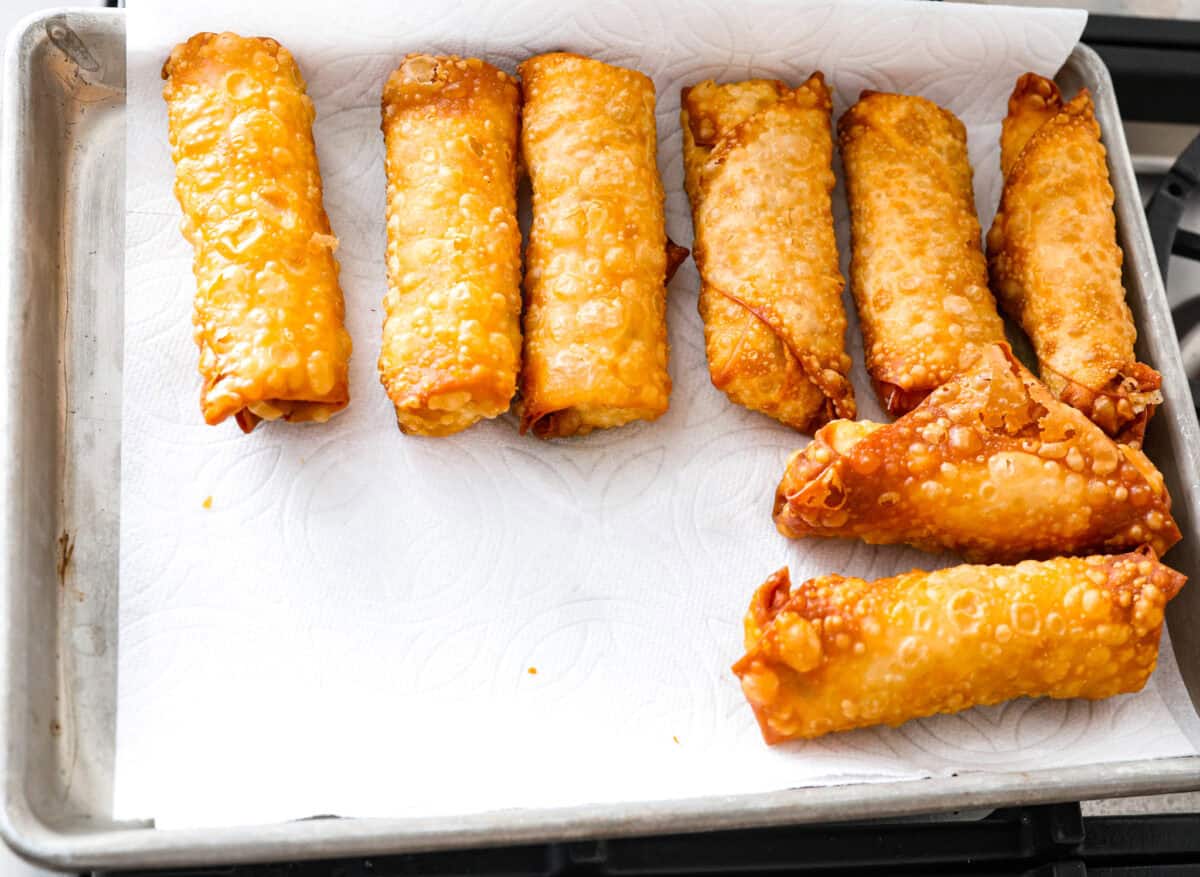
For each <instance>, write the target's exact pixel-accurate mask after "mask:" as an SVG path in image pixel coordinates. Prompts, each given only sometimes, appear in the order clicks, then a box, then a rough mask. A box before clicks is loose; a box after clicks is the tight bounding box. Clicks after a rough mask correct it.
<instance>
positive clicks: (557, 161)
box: [518, 52, 677, 438]
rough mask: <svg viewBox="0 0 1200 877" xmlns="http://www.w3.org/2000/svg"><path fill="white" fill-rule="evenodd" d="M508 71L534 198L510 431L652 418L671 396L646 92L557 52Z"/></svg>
mask: <svg viewBox="0 0 1200 877" xmlns="http://www.w3.org/2000/svg"><path fill="white" fill-rule="evenodd" d="M518 70H519V72H520V74H521V79H522V89H523V91H524V95H525V107H524V124H523V126H522V130H521V148H522V154H523V156H524V159H525V166H526V167H527V169H528V172H529V177H530V181H531V183H532V187H533V224H532V227H531V229H530V233H529V247H528V250H527V252H526V269H525V308H526V310H525V361H524V365H523V367H522V372H521V402H520V412H521V429H522V431H525V430H527V429H532V430H533V433H534V435H537V436H539V437H541V438H551V437H554V436H570V435H583V434H586V433H588V432H591V431H592V430H593V429H598V428H604V427H614V426H621V425H622V424H625V423H629V422H630V421H633V420H654V419H655V418H656V417H658V416H659V415H661V414H662V413H663V412H665V411H666V410H667V404H668V397H669V395H670V392H671V379H670V376H669V375H668V374H667V323H666V280H667V269H668V262H667V236H666V226H665V217H664V214H663V188H662V182H661V181H660V179H659V176H658V165H657V160H656V157H655V156H656V151H657V138H656V134H655V126H654V84H653V83H652V82H651V81H650V79H649V78H647V77H646V76H644V75H643V74H641V73H638V72H637V71H635V70H627V69H624V68H622V67H613V66H611V65H609V64H603V63H601V62H600V61H594V60H592V59H590V58H584V57H581V56H579V55H571V54H566V53H562V52H556V53H552V54H548V55H539V56H537V57H535V58H530V59H529V60H528V61H525V62H524V63H523V64H521V65H520V67H519V68H518ZM676 255H677V253H676Z"/></svg>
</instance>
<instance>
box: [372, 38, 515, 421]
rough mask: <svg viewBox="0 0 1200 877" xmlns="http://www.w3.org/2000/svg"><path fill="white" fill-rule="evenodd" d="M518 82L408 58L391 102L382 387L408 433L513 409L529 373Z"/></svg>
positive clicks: (488, 70)
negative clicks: (525, 369)
mask: <svg viewBox="0 0 1200 877" xmlns="http://www.w3.org/2000/svg"><path fill="white" fill-rule="evenodd" d="M520 100H521V93H520V89H519V87H518V86H517V83H516V82H515V80H513V79H512V77H510V76H508V75H507V74H506V73H504V72H502V71H501V70H498V69H496V68H495V67H493V66H492V65H490V64H485V63H484V62H483V61H479V60H477V59H474V58H467V59H463V58H457V57H437V56H433V55H424V54H412V55H408V56H406V57H405V58H404V61H403V62H402V63H401V64H400V66H399V67H398V68H397V69H396V70H395V71H394V72H393V73H392V75H391V76H390V77H389V78H388V80H387V84H386V85H385V86H384V89H383V134H384V141H385V144H386V149H387V152H386V158H385V167H386V170H387V240H388V242H387V273H388V291H387V297H386V298H385V299H384V309H385V311H386V314H387V316H386V318H385V319H384V323H383V346H382V348H381V349H380V353H379V378H380V381H381V382H382V383H383V386H384V388H385V389H386V390H387V394H388V397H389V398H390V399H391V400H392V403H393V405H395V408H396V420H397V422H398V424H399V426H400V429H401V430H402V431H403V432H406V433H412V434H415V435H428V436H445V435H451V434H453V433H456V432H459V431H461V430H463V429H466V428H467V427H469V426H470V425H471V424H473V423H475V422H477V421H479V420H482V419H484V418H491V417H496V416H497V415H499V414H503V413H504V412H505V411H507V410H508V406H509V403H510V402H511V401H512V397H513V395H514V394H515V393H516V388H517V373H518V371H519V370H520V361H521V323H520V321H521V230H520V228H519V227H518V226H517V132H518V129H519V127H520Z"/></svg>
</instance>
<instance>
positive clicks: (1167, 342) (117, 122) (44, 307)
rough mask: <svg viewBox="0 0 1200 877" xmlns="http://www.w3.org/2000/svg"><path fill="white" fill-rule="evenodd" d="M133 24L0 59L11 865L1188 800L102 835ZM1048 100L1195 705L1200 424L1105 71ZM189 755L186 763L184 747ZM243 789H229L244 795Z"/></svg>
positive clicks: (1144, 787) (1067, 792) (823, 805)
mask: <svg viewBox="0 0 1200 877" xmlns="http://www.w3.org/2000/svg"><path fill="white" fill-rule="evenodd" d="M124 34H125V19H124V14H123V13H122V12H121V11H119V10H107V11H102V10H86V11H64V12H57V13H51V14H45V15H39V16H36V17H33V18H29V19H27V20H26V21H25V22H24V23H23V24H21V25H20V26H18V28H17V29H16V30H15V31H14V32H13V33H12V35H11V36H10V39H9V43H8V52H7V56H6V59H5V70H4V92H3V126H4V128H3V146H2V149H0V175H2V177H0V194H2V195H3V198H4V204H3V215H2V217H0V240H2V241H3V253H4V258H5V262H4V268H5V270H4V272H3V283H4V290H3V295H2V296H0V309H2V318H3V332H2V333H0V353H2V355H3V363H4V379H3V383H2V384H0V387H2V389H0V410H2V411H3V417H4V430H3V441H4V443H5V446H4V455H3V468H2V470H0V471H2V472H3V476H2V477H3V485H2V487H0V497H3V503H2V505H0V509H2V511H0V520H2V522H3V526H4V553H3V563H2V564H0V570H2V573H0V574H2V576H3V578H2V581H0V611H2V616H0V617H2V618H3V624H4V632H5V639H4V646H3V650H2V652H0V654H2V657H0V685H3V695H2V696H3V700H2V702H3V704H4V709H3V711H2V719H0V732H2V734H3V741H4V746H3V758H4V764H3V776H4V801H3V809H2V811H0V830H2V831H3V834H4V837H5V838H6V839H7V840H8V842H9V843H10V844H11V845H12V846H14V847H15V848H17V849H18V850H19V851H20V852H22V853H23V854H25V855H26V856H28V857H30V858H32V859H37V860H40V861H42V862H46V863H49V864H53V865H56V866H60V867H64V868H71V869H75V870H80V869H84V868H91V867H95V868H115V867H128V866H134V865H141V866H170V865H183V864H201V863H205V864H208V863H223V862H246V861H256V860H258V861H264V860H271V859H279V858H288V859H297V858H315V857H323V856H344V855H361V854H378V853H383V852H404V851H416V850H431V849H438V848H449V847H467V846H482V845H496V844H504V843H517V842H533V841H546V840H563V839H569V838H584V837H604V836H608V837H612V836H618V835H632V834H654V833H665V832H684V831H700V830H705V829H716V828H739V827H748V826H761V825H769V824H782V823H789V822H817V821H841V820H856V819H865V818H875V817H885V816H907V815H913V814H919V813H930V812H938V811H950V810H956V809H967V808H979V807H986V806H999V805H1008V804H1018V803H1034V802H1043V801H1052V800H1068V799H1070V800H1077V799H1086V798H1097V797H1111V796H1117V795H1133V794H1144V793H1148V792H1168V791H1180V790H1188V789H1197V788H1200V757H1187V758H1173V759H1162V760H1143V761H1131V762H1125V763H1121V764H1113V765H1105V766H1097V767H1077V768H1070V769H1061V770H1040V771H1034V772H1003V773H1000V772H987V771H982V772H975V773H964V774H962V775H959V776H956V777H950V778H944V779H927V780H915V781H906V782H892V783H880V784H872V785H857V786H854V785H850V786H834V787H829V788H804V789H792V790H788V791H782V792H775V793H771V794H758V795H742V796H721V797H707V798H696V799H689V800H684V801H658V802H652V803H636V804H629V805H622V804H605V805H595V806H584V807H575V808H571V809H557V810H504V811H497V812H492V813H486V814H481V815H477V816H470V817H467V818H460V819H457V820H454V821H453V822H448V821H442V820H438V819H433V818H412V819H332V818H331V819H312V820H303V821H298V822H288V823H281V824H273V825H267V826H253V827H251V826H245V827H235V828H227V829H214V830H158V829H155V828H154V826H153V825H152V824H148V823H137V824H130V823H119V822H116V821H114V820H113V818H112V816H111V813H112V784H113V751H114V743H113V741H114V728H115V704H116V666H117V648H118V646H119V644H118V643H117V641H116V631H117V627H116V618H117V549H118V536H117V534H118V514H119V502H118V500H119V492H120V483H119V459H120V414H121V354H122V349H121V348H122V268H123V253H124V230H123V225H124V222H123V219H124V175H125V170H124V137H125V131H124V120H123V109H124V100H125V40H124ZM1058 79H1059V82H1060V84H1061V85H1062V86H1063V89H1064V91H1065V92H1067V93H1068V94H1072V93H1074V92H1075V91H1076V90H1077V89H1078V88H1080V87H1083V86H1086V87H1088V88H1090V89H1091V90H1092V92H1093V94H1094V96H1095V99H1096V109H1097V113H1098V115H1099V119H1100V124H1101V126H1102V128H1103V130H1104V136H1105V140H1106V142H1107V145H1108V156H1109V165H1110V169H1111V172H1112V181H1113V186H1114V188H1115V190H1116V202H1117V218H1118V229H1119V233H1120V240H1121V245H1122V247H1123V248H1124V250H1125V258H1126V262H1125V282H1126V285H1127V288H1128V290H1129V298H1130V304H1131V306H1132V308H1133V312H1134V316H1135V318H1136V320H1137V324H1138V326H1139V328H1140V341H1139V348H1138V354H1139V356H1140V357H1141V358H1142V359H1144V360H1145V361H1147V362H1149V363H1151V364H1152V365H1154V367H1155V368H1157V369H1158V370H1159V371H1160V372H1162V375H1163V392H1164V395H1165V396H1166V404H1165V405H1164V406H1163V408H1162V410H1161V411H1160V413H1159V414H1158V415H1157V417H1155V419H1154V420H1153V422H1152V423H1151V425H1150V429H1149V432H1148V434H1147V451H1148V452H1149V454H1150V456H1151V457H1152V458H1153V459H1154V460H1155V461H1157V463H1158V464H1159V466H1160V467H1162V468H1163V472H1164V474H1165V476H1166V480H1167V484H1168V486H1169V488H1170V491H1171V494H1172V496H1173V497H1174V500H1175V506H1174V508H1175V512H1176V516H1177V519H1178V521H1179V525H1180V527H1181V529H1182V530H1183V533H1184V540H1183V542H1182V543H1181V544H1180V545H1178V546H1177V547H1176V548H1175V549H1174V550H1173V551H1172V552H1171V555H1170V561H1171V563H1172V564H1173V565H1174V566H1176V567H1178V568H1180V569H1181V570H1183V571H1184V572H1186V573H1187V574H1188V575H1189V576H1191V578H1192V579H1193V583H1192V585H1191V586H1190V587H1188V588H1185V589H1184V591H1183V593H1182V595H1181V596H1180V597H1179V598H1178V599H1176V600H1175V601H1174V602H1173V603H1172V604H1171V606H1170V609H1169V611H1168V619H1169V620H1168V624H1169V629H1170V631H1171V637H1172V641H1173V643H1174V648H1175V651H1176V656H1177V658H1178V662H1179V664H1180V666H1181V667H1182V669H1183V674H1184V678H1185V680H1186V682H1187V686H1188V690H1189V692H1190V694H1191V697H1192V699H1193V701H1200V629H1198V628H1197V626H1196V625H1195V624H1189V623H1188V622H1189V620H1190V619H1195V618H1197V617H1200V554H1198V553H1197V552H1198V551H1200V532H1198V531H1197V523H1198V521H1200V426H1198V425H1197V421H1196V415H1195V412H1194V410H1193V408H1192V404H1191V401H1190V399H1189V397H1188V391H1187V383H1186V380H1185V378H1184V373H1183V369H1182V365H1181V362H1180V355H1179V346H1178V343H1177V341H1176V339H1175V334H1174V332H1173V330H1172V325H1171V317H1170V314H1169V312H1168V310H1167V300H1166V296H1165V294H1164V292H1163V288H1162V281H1161V279H1160V277H1159V274H1158V269H1157V267H1156V263H1155V259H1154V253H1153V251H1152V249H1151V244H1150V237H1149V233H1148V231H1147V228H1146V222H1145V218H1144V216H1143V213H1142V208H1141V203H1140V201H1139V198H1138V191H1137V185H1136V182H1135V179H1134V173H1133V168H1132V166H1131V164H1130V160H1129V153H1128V149H1127V147H1126V145H1125V137H1124V134H1123V132H1122V129H1121V122H1120V117H1119V115H1118V112H1117V105H1116V102H1115V99H1114V97H1113V87H1112V82H1111V80H1110V79H1109V76H1108V72H1107V71H1106V70H1105V68H1104V66H1103V64H1102V63H1101V62H1100V60H1099V58H1098V57H1097V56H1096V54H1095V53H1094V52H1092V51H1091V50H1090V49H1088V48H1086V47H1085V46H1078V47H1076V49H1075V50H1074V52H1073V53H1072V55H1071V57H1070V59H1069V60H1068V62H1067V64H1066V66H1065V67H1064V69H1063V71H1062V72H1061V73H1060V74H1059V77H1058ZM180 757H181V758H186V757H187V753H182V752H181V753H180ZM236 793H237V792H236V790H235V789H231V790H230V794H236Z"/></svg>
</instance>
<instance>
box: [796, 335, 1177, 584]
mask: <svg viewBox="0 0 1200 877" xmlns="http://www.w3.org/2000/svg"><path fill="white" fill-rule="evenodd" d="M774 514H775V524H776V526H777V527H778V528H779V531H780V532H781V533H783V534H784V535H785V536H789V537H791V538H800V537H803V536H839V537H846V538H857V539H863V540H865V541H867V542H871V543H875V544H891V543H899V542H906V543H908V544H910V545H915V546H917V547H918V548H923V549H925V550H927V551H939V550H949V551H954V552H957V553H958V554H961V555H962V556H963V557H965V558H966V559H967V560H970V561H979V562H991V563H1011V562H1015V561H1017V560H1021V559H1023V558H1027V557H1029V558H1048V557H1055V556H1057V555H1060V554H1091V553H1094V552H1113V551H1126V550H1130V549H1133V548H1136V547H1138V546H1140V545H1142V544H1148V545H1150V546H1151V547H1152V548H1153V549H1154V550H1155V551H1156V552H1157V553H1158V554H1159V555H1160V556H1161V555H1162V554H1163V553H1164V552H1166V551H1167V549H1169V548H1170V547H1171V546H1172V545H1174V544H1175V543H1176V542H1178V541H1179V539H1180V532H1179V527H1178V526H1177V525H1176V523H1175V521H1174V519H1173V518H1172V517H1171V497H1170V495H1169V494H1168V493H1167V489H1166V486H1165V485H1164V484H1163V477H1162V474H1161V473H1160V472H1159V471H1158V470H1157V469H1156V468H1155V467H1154V464H1153V463H1151V462H1150V460H1149V459H1148V458H1147V457H1146V455H1145V454H1143V453H1142V452H1141V451H1140V450H1138V449H1136V448H1132V447H1129V446H1128V445H1122V444H1118V443H1117V442H1115V441H1113V439H1111V438H1110V437H1109V436H1108V435H1106V434H1105V433H1104V431H1103V430H1101V429H1100V428H1099V427H1098V426H1096V425H1095V424H1094V423H1092V422H1091V421H1090V420H1088V419H1087V418H1086V417H1084V416H1083V414H1082V413H1080V412H1079V411H1077V410H1076V409H1074V408H1072V407H1071V406H1069V405H1067V404H1065V403H1063V402H1060V401H1059V400H1058V399H1056V398H1054V396H1053V395H1052V394H1051V393H1050V392H1049V391H1048V390H1047V389H1046V387H1045V386H1043V385H1042V384H1041V382H1040V381H1038V380H1037V378H1035V377H1034V376H1033V375H1031V374H1030V373H1029V372H1028V371H1026V370H1025V368H1023V367H1022V366H1021V365H1020V364H1019V363H1018V362H1017V361H1016V360H1015V359H1014V358H1013V357H1012V354H1011V352H1010V351H1009V350H1008V348H1007V346H1005V345H999V344H997V345H992V346H991V347H988V348H983V349H982V353H981V355H980V356H979V358H978V359H977V360H976V362H975V364H974V365H973V366H972V367H971V368H969V369H968V370H967V371H966V372H964V373H963V374H961V375H959V376H958V377H957V378H955V379H953V380H952V381H950V382H949V383H946V384H944V385H942V386H941V387H940V388H938V389H937V390H935V391H934V392H933V393H931V394H930V395H929V396H928V397H926V399H925V401H924V402H922V403H921V404H920V405H919V406H917V407H916V408H915V409H913V410H912V411H911V412H909V413H908V414H906V415H905V416H904V417H901V418H900V419H899V420H897V421H895V422H894V423H889V424H881V423H870V422H867V421H857V422H855V421H849V420H835V421H834V422H832V423H830V424H829V425H828V426H826V427H824V428H823V429H821V430H820V431H819V432H818V433H817V435H816V437H815V438H814V439H813V441H812V443H811V444H809V445H808V447H806V448H804V449H803V450H801V451H797V452H796V453H794V454H793V455H792V456H791V458H790V459H789V460H788V464H787V470H786V472H785V473H784V476H783V480H782V481H781V482H780V485H779V489H778V491H777V492H776V495H775V513H774Z"/></svg>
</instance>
